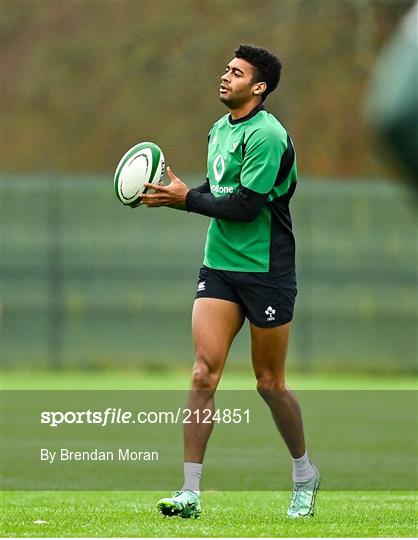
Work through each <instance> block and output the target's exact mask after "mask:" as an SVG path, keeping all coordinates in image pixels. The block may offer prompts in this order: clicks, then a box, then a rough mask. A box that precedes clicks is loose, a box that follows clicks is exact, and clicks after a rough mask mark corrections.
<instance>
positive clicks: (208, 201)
mask: <svg viewBox="0 0 418 540" xmlns="http://www.w3.org/2000/svg"><path fill="white" fill-rule="evenodd" d="M266 200H267V194H261V193H257V192H255V191H252V190H250V189H248V188H245V187H243V186H241V187H240V188H239V189H238V191H236V192H235V193H232V194H231V195H225V196H222V197H215V195H213V194H212V193H206V192H203V193H202V192H199V191H197V190H194V189H191V190H190V191H189V192H188V193H187V196H186V210H187V211H188V212H194V213H196V214H202V215H204V216H208V217H213V218H218V219H227V220H229V221H244V222H250V221H253V220H254V219H255V218H256V217H257V216H258V215H259V213H260V212H261V209H262V207H263V205H264V204H265V202H266Z"/></svg>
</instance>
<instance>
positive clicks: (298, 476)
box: [292, 451, 315, 482]
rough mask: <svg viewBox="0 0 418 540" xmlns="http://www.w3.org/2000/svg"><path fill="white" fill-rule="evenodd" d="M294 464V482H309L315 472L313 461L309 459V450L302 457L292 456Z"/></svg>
mask: <svg viewBox="0 0 418 540" xmlns="http://www.w3.org/2000/svg"><path fill="white" fill-rule="evenodd" d="M292 465H293V471H292V479H293V481H294V482H307V481H308V480H310V479H311V478H312V477H313V476H314V474H315V469H314V467H313V465H312V463H311V462H310V461H309V456H308V452H307V451H306V452H305V453H304V454H303V456H302V457H300V458H296V459H294V458H292Z"/></svg>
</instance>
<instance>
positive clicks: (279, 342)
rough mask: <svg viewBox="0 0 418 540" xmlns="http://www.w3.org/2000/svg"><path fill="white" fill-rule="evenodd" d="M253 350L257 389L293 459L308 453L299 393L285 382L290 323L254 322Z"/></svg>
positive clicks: (252, 333) (252, 331) (252, 328)
mask: <svg viewBox="0 0 418 540" xmlns="http://www.w3.org/2000/svg"><path fill="white" fill-rule="evenodd" d="M250 328H251V350H252V361H253V368H254V372H255V376H256V378H257V390H258V392H259V394H260V395H261V397H262V398H263V399H264V401H265V402H266V403H267V405H268V406H269V407H270V410H271V414H272V415H273V419H274V421H275V423H276V426H277V428H278V429H279V431H280V434H281V435H282V437H283V439H284V441H285V443H286V445H287V447H288V448H289V451H290V454H291V456H292V457H293V458H300V457H302V456H303V455H304V453H305V451H306V448H305V437H304V433H303V423H302V413H301V410H300V407H299V403H298V401H297V399H296V396H295V395H294V394H293V392H292V391H291V390H290V389H289V388H288V386H286V384H285V360H286V352H287V344H288V340H289V330H290V323H287V324H284V325H282V326H276V327H274V328H260V327H257V326H255V325H253V324H250Z"/></svg>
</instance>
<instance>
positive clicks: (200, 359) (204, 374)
mask: <svg viewBox="0 0 418 540" xmlns="http://www.w3.org/2000/svg"><path fill="white" fill-rule="evenodd" d="M219 377H220V373H219V372H218V371H217V370H216V369H215V368H214V367H213V362H212V361H211V358H209V357H207V356H206V355H203V354H196V359H195V364H194V366H193V372H192V388H193V389H195V390H215V389H216V387H217V385H218V382H219Z"/></svg>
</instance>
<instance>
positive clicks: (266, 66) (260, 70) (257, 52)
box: [235, 45, 282, 101]
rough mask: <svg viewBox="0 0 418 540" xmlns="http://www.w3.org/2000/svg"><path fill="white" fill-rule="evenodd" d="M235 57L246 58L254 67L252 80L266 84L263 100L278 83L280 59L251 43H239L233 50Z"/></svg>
mask: <svg viewBox="0 0 418 540" xmlns="http://www.w3.org/2000/svg"><path fill="white" fill-rule="evenodd" d="M235 57H236V58H242V59H243V60H246V61H247V62H248V63H249V64H251V65H252V66H253V67H254V68H255V69H254V82H265V83H266V84H267V89H266V91H265V92H263V94H262V96H261V98H262V100H263V101H264V100H265V99H266V97H267V96H268V95H269V94H270V92H273V90H274V89H275V88H276V87H277V85H278V84H279V81H280V73H281V70H282V64H281V63H280V60H279V59H278V58H277V56H275V55H274V54H273V53H271V52H270V51H268V50H267V49H263V48H262V47H253V46H252V45H240V46H239V47H238V49H237V50H236V51H235Z"/></svg>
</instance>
